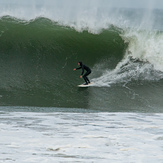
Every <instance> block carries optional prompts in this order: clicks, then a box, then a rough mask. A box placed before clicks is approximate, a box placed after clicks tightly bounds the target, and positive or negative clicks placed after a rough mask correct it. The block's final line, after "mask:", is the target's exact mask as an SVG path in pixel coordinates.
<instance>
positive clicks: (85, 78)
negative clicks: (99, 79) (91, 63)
mask: <svg viewBox="0 0 163 163" xmlns="http://www.w3.org/2000/svg"><path fill="white" fill-rule="evenodd" d="M90 73H91V71H88V72H86V73H85V74H84V75H83V78H84V80H85V82H86V84H88V83H90V81H89V79H88V77H87V76H88V75H89V74H90Z"/></svg>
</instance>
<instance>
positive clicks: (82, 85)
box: [78, 82, 93, 87]
mask: <svg viewBox="0 0 163 163" xmlns="http://www.w3.org/2000/svg"><path fill="white" fill-rule="evenodd" d="M92 84H93V83H92V82H91V83H89V84H88V85H84V84H81V85H78V87H90V86H91V85H92Z"/></svg>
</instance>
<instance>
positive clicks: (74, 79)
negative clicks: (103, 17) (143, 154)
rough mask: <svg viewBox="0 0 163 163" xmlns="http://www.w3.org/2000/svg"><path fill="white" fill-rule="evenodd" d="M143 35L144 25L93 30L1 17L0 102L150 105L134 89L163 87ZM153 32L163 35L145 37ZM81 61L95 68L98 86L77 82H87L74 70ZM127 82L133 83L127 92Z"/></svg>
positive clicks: (102, 107) (112, 106)
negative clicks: (83, 86)
mask: <svg viewBox="0 0 163 163" xmlns="http://www.w3.org/2000/svg"><path fill="white" fill-rule="evenodd" d="M131 33H132V34H131ZM135 33H137V34H138V35H140V36H141V38H139V37H138V36H137V35H134V34H135ZM145 36H146V32H145V31H141V32H140V31H139V32H138V31H132V32H131V30H129V29H122V28H121V29H120V28H118V27H116V26H113V25H110V26H109V27H108V28H107V29H106V28H105V29H103V30H101V31H100V32H98V33H95V34H93V33H90V32H89V30H82V31H80V32H79V31H77V30H76V29H74V28H72V27H70V26H65V25H60V24H59V23H57V22H53V21H51V20H50V19H47V18H41V17H40V18H37V19H34V20H30V21H22V20H18V19H15V18H13V17H9V16H5V17H2V18H1V19H0V57H1V58H0V65H1V68H0V91H1V96H0V97H1V100H0V105H16V106H17V105H21V106H55V107H70V108H91V109H99V110H110V109H115V108H119V109H120V110H121V109H122V110H124V109H131V108H130V107H129V106H130V105H132V107H133V108H134V107H137V106H139V107H138V109H139V108H140V109H141V108H148V105H147V103H146V101H143V100H142V98H141V97H140V96H137V95H136V94H141V96H143V98H147V99H148V97H147V95H149V94H146V93H145V91H144V90H147V88H148V84H149V85H150V86H151V85H153V81H154V82H156V84H157V85H159V87H155V89H154V90H153V87H152V90H153V92H154V91H156V90H160V87H161V79H162V72H161V71H158V70H155V62H152V61H154V60H153V59H152V61H151V60H150V59H151V57H148V55H146V54H149V53H146V52H144V51H139V50H138V49H139V47H140V45H141V43H140V42H141V40H142V38H146V37H145ZM148 36H149V35H148ZM152 38H154V39H156V40H157V41H158V40H161V38H162V33H156V34H154V35H152V36H151V38H146V39H147V40H148V42H149V40H152ZM138 43H139V44H138ZM142 49H143V48H142ZM160 53H161V50H160ZM138 54H139V55H138ZM158 58H159V57H158ZM78 61H83V62H84V63H85V64H86V65H88V66H89V67H90V68H91V69H92V74H91V75H90V79H91V80H92V81H94V82H97V84H96V87H90V88H88V89H78V88H77V85H78V84H81V83H83V79H80V78H79V76H80V74H81V72H80V70H79V71H75V72H74V71H73V68H75V67H77V66H78V65H77V63H78ZM160 65H161V62H160ZM150 77H151V78H150ZM140 81H141V82H140ZM126 84H129V85H130V91H127V92H128V93H127V95H126ZM139 85H143V86H144V88H143V90H142V91H141V90H139V89H138V88H137V86H139ZM127 87H128V86H127ZM136 90H137V91H140V92H139V93H136V92H135V91H136ZM144 93H145V94H144ZM157 94H158V101H157V102H156V103H159V106H162V103H161V100H159V99H161V92H160V91H159V92H157ZM115 99H116V101H117V102H116V103H115ZM132 100H133V101H132ZM150 102H151V101H149V103H150ZM124 103H125V104H126V105H124ZM152 103H153V104H155V102H153V101H152Z"/></svg>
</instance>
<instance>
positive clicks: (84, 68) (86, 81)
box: [76, 62, 91, 84]
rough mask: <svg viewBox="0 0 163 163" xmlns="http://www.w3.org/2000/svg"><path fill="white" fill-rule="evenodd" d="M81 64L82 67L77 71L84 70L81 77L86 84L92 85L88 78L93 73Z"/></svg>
mask: <svg viewBox="0 0 163 163" xmlns="http://www.w3.org/2000/svg"><path fill="white" fill-rule="evenodd" d="M79 63H80V67H78V68H76V70H79V69H82V73H81V75H82V76H83V78H84V80H85V84H88V83H90V81H89V79H88V77H87V76H88V75H89V74H90V73H91V69H90V68H89V67H88V66H86V65H84V64H83V63H82V62H79ZM84 70H86V71H87V72H86V73H85V74H84ZM83 74H84V75H83Z"/></svg>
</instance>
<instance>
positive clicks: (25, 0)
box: [0, 0, 163, 9]
mask: <svg viewBox="0 0 163 163" xmlns="http://www.w3.org/2000/svg"><path fill="white" fill-rule="evenodd" d="M13 3H17V4H19V5H20V4H41V5H50V4H56V3H57V4H58V3H59V4H61V3H62V4H63V5H64V4H68V3H69V5H71V4H75V5H87V4H89V5H90V4H95V5H96V6H107V7H118V8H119V7H122V8H123V7H125V8H152V9H153V8H162V9H163V0H0V4H1V5H2V4H13Z"/></svg>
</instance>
